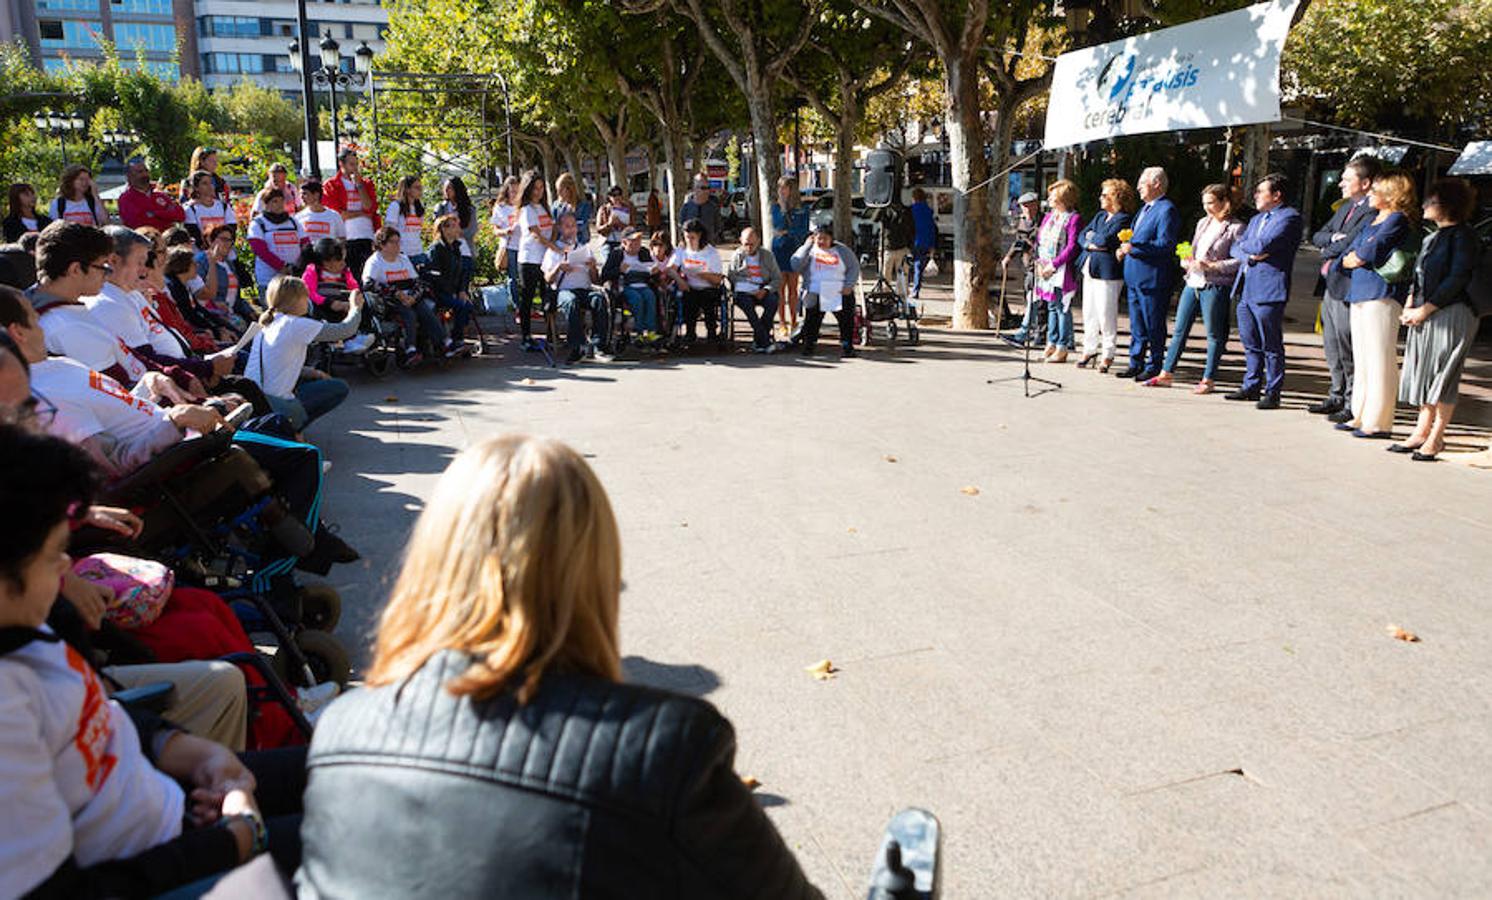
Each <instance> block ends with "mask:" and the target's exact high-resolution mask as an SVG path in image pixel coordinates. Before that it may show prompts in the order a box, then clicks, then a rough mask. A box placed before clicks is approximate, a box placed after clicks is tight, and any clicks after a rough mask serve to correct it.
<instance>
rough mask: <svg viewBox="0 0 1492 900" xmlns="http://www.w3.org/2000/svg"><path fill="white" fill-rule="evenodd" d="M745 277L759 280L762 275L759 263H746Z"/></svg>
mask: <svg viewBox="0 0 1492 900" xmlns="http://www.w3.org/2000/svg"><path fill="white" fill-rule="evenodd" d="M746 277H747V278H751V279H754V280H756V281H760V280H761V277H762V267H761V265H760V264H759V263H751V264H750V265H748V266H747V267H746Z"/></svg>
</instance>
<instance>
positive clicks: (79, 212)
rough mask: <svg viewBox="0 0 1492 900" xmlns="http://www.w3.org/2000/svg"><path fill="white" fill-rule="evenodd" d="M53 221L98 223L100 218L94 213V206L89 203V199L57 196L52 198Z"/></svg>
mask: <svg viewBox="0 0 1492 900" xmlns="http://www.w3.org/2000/svg"><path fill="white" fill-rule="evenodd" d="M52 221H53V222H77V223H79V224H82V225H97V224H98V219H97V218H95V217H94V215H93V207H91V206H89V205H88V201H87V200H66V201H64V200H63V199H62V198H61V197H55V198H53V200H52Z"/></svg>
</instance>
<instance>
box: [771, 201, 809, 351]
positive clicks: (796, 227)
mask: <svg viewBox="0 0 1492 900" xmlns="http://www.w3.org/2000/svg"><path fill="white" fill-rule="evenodd" d="M771 212H772V232H773V235H772V257H773V258H774V259H775V260H777V268H778V269H779V270H781V272H782V302H781V303H779V304H778V305H777V323H778V324H779V325H781V326H783V328H784V329H786V330H787V331H789V332H791V331H795V330H796V329H797V327H798V277H799V276H798V272H797V270H795V269H794V268H793V254H794V253H795V252H797V250H798V248H799V247H801V246H803V242H804V241H806V240H808V227H809V221H808V219H809V216H808V207H806V206H804V205H803V196H802V195H801V194H800V193H799V192H798V179H797V178H796V177H794V176H791V175H784V176H782V177H781V178H779V179H777V202H776V203H773V204H772V210H771Z"/></svg>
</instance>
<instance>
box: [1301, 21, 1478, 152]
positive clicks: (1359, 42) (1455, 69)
mask: <svg viewBox="0 0 1492 900" xmlns="http://www.w3.org/2000/svg"><path fill="white" fill-rule="evenodd" d="M1489 59H1492V0H1414V2H1404V0H1316V2H1315V3H1314V4H1312V6H1311V7H1310V8H1309V9H1308V10H1307V11H1306V14H1305V16H1304V17H1303V18H1302V20H1301V21H1300V23H1299V24H1297V25H1296V26H1295V29H1294V30H1293V31H1292V32H1291V34H1290V39H1289V40H1288V41H1287V42H1286V44H1285V58H1284V62H1283V66H1282V68H1283V82H1284V86H1285V87H1286V88H1287V91H1288V93H1290V94H1293V95H1294V96H1295V98H1296V99H1297V100H1300V101H1304V102H1306V103H1309V104H1310V105H1311V106H1312V107H1313V108H1314V109H1313V112H1315V114H1316V115H1322V116H1328V117H1330V118H1332V119H1334V120H1335V121H1337V122H1340V123H1342V124H1345V125H1352V126H1356V127H1362V128H1374V127H1376V128H1394V129H1403V130H1408V131H1419V132H1421V133H1430V134H1436V135H1441V136H1444V137H1447V138H1449V137H1454V136H1455V135H1456V134H1457V132H1458V131H1465V132H1469V133H1476V134H1478V135H1481V134H1484V133H1485V132H1486V131H1487V129H1489V128H1492V67H1489V66H1488V64H1487V61H1488V60H1489Z"/></svg>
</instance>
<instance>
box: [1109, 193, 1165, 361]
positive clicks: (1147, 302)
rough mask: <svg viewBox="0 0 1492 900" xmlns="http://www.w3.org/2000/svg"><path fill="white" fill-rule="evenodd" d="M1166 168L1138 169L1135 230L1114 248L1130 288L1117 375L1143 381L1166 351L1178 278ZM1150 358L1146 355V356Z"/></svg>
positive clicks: (1125, 281)
mask: <svg viewBox="0 0 1492 900" xmlns="http://www.w3.org/2000/svg"><path fill="white" fill-rule="evenodd" d="M1166 186H1167V179H1166V170H1165V169H1162V168H1160V167H1159V166H1152V167H1151V168H1148V169H1146V170H1145V171H1143V172H1141V173H1140V180H1139V185H1138V187H1139V191H1140V200H1141V201H1142V202H1143V203H1144V204H1145V205H1144V206H1142V207H1140V211H1139V212H1138V213H1136V214H1135V221H1134V225H1133V227H1132V230H1133V232H1134V233H1133V234H1132V235H1130V238H1129V240H1128V241H1126V242H1124V243H1123V244H1120V245H1119V250H1118V251H1117V252H1116V253H1115V255H1116V256H1118V257H1119V258H1120V259H1122V260H1124V285H1125V287H1126V288H1127V289H1128V291H1129V368H1127V369H1125V370H1123V371H1121V372H1120V373H1119V377H1120V378H1133V379H1134V380H1135V381H1144V380H1146V379H1147V378H1154V377H1155V376H1156V375H1159V374H1160V369H1161V356H1162V354H1164V353H1165V350H1166V309H1167V308H1168V307H1169V306H1170V305H1171V287H1172V285H1174V284H1175V283H1176V268H1177V262H1176V239H1177V235H1179V234H1180V233H1181V214H1180V213H1179V212H1177V211H1176V205H1175V204H1173V203H1172V202H1171V201H1170V200H1167V199H1166ZM1147 357H1148V358H1147Z"/></svg>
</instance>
